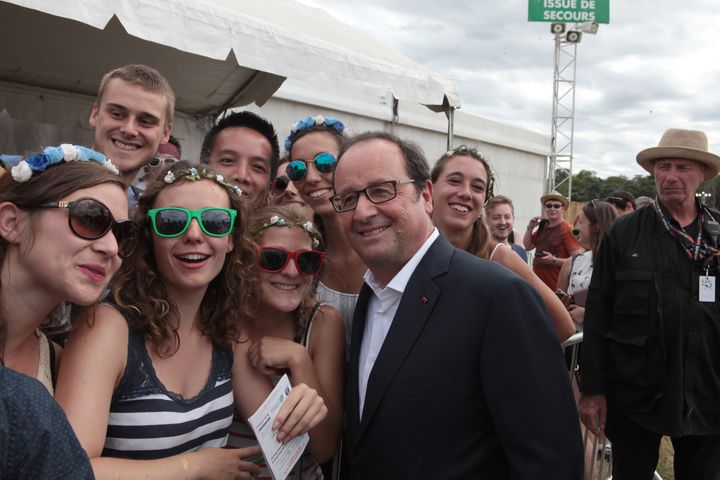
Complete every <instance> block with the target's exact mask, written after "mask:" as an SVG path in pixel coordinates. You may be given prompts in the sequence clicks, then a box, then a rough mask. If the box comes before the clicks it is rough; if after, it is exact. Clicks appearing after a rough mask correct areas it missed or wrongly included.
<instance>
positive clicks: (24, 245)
mask: <svg viewBox="0 0 720 480" xmlns="http://www.w3.org/2000/svg"><path fill="white" fill-rule="evenodd" d="M81 197H90V198H94V199H95V200H98V201H100V202H102V203H103V204H104V205H105V206H106V207H107V208H108V209H109V210H110V212H111V213H112V215H113V217H114V218H115V220H125V219H127V217H128V216H127V211H128V207H127V194H126V193H125V192H124V191H123V189H122V188H120V187H119V186H117V185H114V184H110V183H103V184H100V185H96V186H94V187H90V188H83V189H81V190H76V191H75V192H73V193H72V194H70V195H67V196H66V197H63V198H59V199H58V200H60V201H73V200H76V199H78V198H81ZM69 213H70V212H69V209H66V208H42V209H38V210H35V211H33V212H32V214H29V213H28V214H26V215H24V220H23V222H24V225H22V233H21V237H22V240H21V243H20V252H21V255H20V258H19V261H20V264H21V266H22V267H24V268H22V267H21V270H20V271H23V272H27V273H28V275H29V278H30V279H32V284H33V288H34V289H35V290H36V291H39V292H45V294H47V295H50V296H52V297H54V298H55V300H57V301H58V303H59V302H62V301H69V302H72V303H76V304H78V305H90V304H92V303H93V302H95V301H97V299H98V298H99V297H100V294H101V293H102V292H103V290H105V288H107V285H108V283H109V282H110V279H111V278H112V276H113V275H114V274H115V272H117V270H118V269H119V268H120V264H121V260H120V257H119V256H118V254H117V253H118V245H117V241H116V240H115V236H114V235H113V233H112V231H110V232H108V233H106V234H105V235H104V236H102V237H101V238H99V239H97V240H85V239H82V238H80V237H78V236H77V235H75V234H74V233H73V232H72V231H71V230H70V227H69V225H68V215H69Z"/></svg>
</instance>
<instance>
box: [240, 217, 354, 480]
mask: <svg viewBox="0 0 720 480" xmlns="http://www.w3.org/2000/svg"><path fill="white" fill-rule="evenodd" d="M248 229H249V232H250V235H251V237H252V238H253V240H255V242H256V244H257V247H258V268H259V270H260V275H259V282H258V283H259V285H258V287H259V288H258V290H259V292H260V293H259V299H258V301H259V307H258V311H257V314H256V315H255V316H254V317H253V318H250V319H248V321H247V323H246V324H245V325H244V327H245V329H246V331H247V332H248V335H249V337H250V348H249V352H248V354H249V358H250V363H251V364H252V365H253V366H254V367H255V368H256V369H257V370H259V371H260V372H262V373H263V374H265V375H267V376H269V377H270V378H271V379H273V381H277V380H278V379H279V378H280V376H281V375H282V374H283V373H284V372H287V373H288V374H289V376H290V377H291V379H292V381H293V383H295V382H302V383H305V384H306V385H308V386H309V387H311V388H313V389H315V390H316V391H317V392H318V394H319V395H320V396H321V397H323V399H324V400H325V405H326V406H327V408H328V414H327V417H326V418H325V420H323V421H322V422H320V423H319V424H318V425H317V426H316V427H315V428H313V429H312V430H310V432H309V433H310V443H309V444H308V448H307V450H306V453H305V455H304V456H303V457H302V458H301V459H300V460H299V462H298V464H297V465H296V466H295V469H294V471H293V472H292V473H291V474H290V475H289V477H290V478H302V479H307V480H309V479H321V478H323V476H322V472H321V470H320V465H319V463H323V462H326V461H328V460H330V459H331V458H332V457H333V455H334V454H335V453H336V451H337V449H338V446H339V443H340V434H341V429H342V403H343V395H342V389H343V364H344V358H345V352H344V349H345V342H344V339H345V331H344V324H343V321H342V319H341V317H340V315H339V314H338V312H337V311H336V310H335V309H334V308H332V307H330V306H329V305H324V304H321V303H318V302H317V301H316V300H315V299H314V296H315V289H316V286H317V280H316V279H317V276H318V274H319V273H320V271H321V269H322V266H323V260H324V258H325V253H324V251H323V245H322V238H321V236H320V233H319V231H318V230H317V227H316V226H315V225H314V224H313V223H312V222H310V221H308V220H307V218H306V217H305V216H304V215H303V213H302V211H301V210H299V209H298V208H297V207H296V206H294V205H283V206H269V207H265V208H263V209H261V210H259V211H258V212H256V213H255V214H254V215H252V216H251V217H250V221H249V226H248ZM228 443H229V445H230V446H234V447H245V446H248V445H252V444H254V443H256V440H255V437H254V435H253V434H252V432H251V431H250V429H249V428H248V426H247V425H246V424H245V423H243V422H242V421H240V420H239V419H237V418H236V419H235V421H234V422H233V426H232V428H231V432H230V440H229V442H228ZM261 467H263V471H262V472H261V473H260V475H259V477H257V478H260V479H264V478H267V479H270V475H269V473H268V471H267V468H266V467H265V466H264V465H261Z"/></svg>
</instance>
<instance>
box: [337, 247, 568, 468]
mask: <svg viewBox="0 0 720 480" xmlns="http://www.w3.org/2000/svg"><path fill="white" fill-rule="evenodd" d="M370 295H373V293H372V290H371V289H370V287H368V286H367V285H365V286H364V287H363V289H362V291H361V293H360V298H359V300H358V303H357V307H356V309H355V318H354V321H353V331H352V343H351V349H350V352H351V354H350V372H349V375H348V377H349V378H348V388H347V414H346V430H345V435H344V441H343V454H344V455H343V457H344V463H343V478H346V479H348V478H349V479H372V480H377V479H384V478H388V479H389V478H392V479H426V478H427V479H451V478H452V479H462V480H467V479H474V478H482V479H509V478H523V479H525V478H527V479H533V480H535V479H568V480H577V479H579V478H582V445H581V442H582V439H581V437H580V429H579V422H578V415H577V410H576V408H575V402H574V399H573V395H572V391H571V388H570V382H569V378H568V373H567V369H566V367H565V364H564V360H563V356H562V353H561V349H560V346H559V342H558V339H557V336H556V335H555V333H554V330H553V327H552V324H551V321H550V318H549V315H548V313H547V310H546V309H545V307H544V305H543V304H542V302H541V300H540V297H539V296H538V295H537V294H536V293H535V292H534V291H533V290H532V288H531V287H530V286H529V285H528V284H527V283H526V282H524V281H523V280H522V279H520V278H519V277H517V276H516V275H515V274H513V273H512V272H510V271H509V270H507V269H505V268H504V267H502V266H500V265H497V264H494V263H492V262H487V261H484V260H481V259H479V258H477V257H475V256H473V255H470V254H468V253H466V252H464V251H461V250H457V249H455V248H454V247H453V246H452V245H450V243H449V242H448V241H447V240H446V239H445V237H443V236H442V235H441V236H440V238H438V239H437V240H436V241H435V242H434V243H433V244H432V246H431V247H430V250H428V252H427V253H426V254H425V256H424V257H423V259H422V260H421V262H420V264H419V265H418V267H417V269H416V270H415V272H414V273H413V275H412V277H411V278H410V281H409V283H408V285H407V287H406V289H405V293H404V295H403V298H402V300H401V302H400V306H399V307H398V310H397V313H396V315H395V318H394V320H393V324H392V326H391V327H390V330H389V331H388V334H387V337H386V338H385V342H384V343H383V346H382V348H381V350H380V353H379V355H378V358H377V360H376V363H375V365H374V367H373V370H372V372H371V373H370V378H369V382H368V387H367V393H366V397H365V407H364V411H363V417H362V421H361V420H360V419H359V418H358V413H359V407H358V357H359V353H360V345H361V343H362V336H363V332H364V329H365V319H366V313H367V303H368V299H369V298H370Z"/></svg>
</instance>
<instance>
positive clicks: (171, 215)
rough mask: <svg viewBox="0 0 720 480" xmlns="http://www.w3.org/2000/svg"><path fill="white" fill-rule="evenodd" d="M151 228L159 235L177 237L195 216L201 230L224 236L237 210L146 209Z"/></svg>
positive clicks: (185, 229) (230, 230)
mask: <svg viewBox="0 0 720 480" xmlns="http://www.w3.org/2000/svg"><path fill="white" fill-rule="evenodd" d="M148 217H149V218H150V222H151V223H152V226H153V230H155V233H156V234H157V235H158V236H159V237H165V238H171V237H179V236H180V235H182V234H183V233H185V232H186V231H187V229H188V227H189V226H190V221H191V220H192V219H193V218H195V219H197V221H198V223H199V224H200V228H201V229H202V231H203V232H205V233H206V234H207V235H210V236H211V237H224V236H226V235H229V234H230V232H232V229H233V226H234V225H235V218H236V217H237V210H233V209H230V208H219V207H211V208H201V209H199V210H189V209H187V208H180V207H165V208H153V209H152V210H149V211H148Z"/></svg>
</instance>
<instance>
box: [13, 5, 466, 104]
mask: <svg viewBox="0 0 720 480" xmlns="http://www.w3.org/2000/svg"><path fill="white" fill-rule="evenodd" d="M0 44H2V45H3V48H2V49H1V52H0V87H5V89H4V90H5V94H6V95H10V94H11V93H8V92H14V91H16V90H17V89H18V88H24V87H29V88H31V89H41V90H48V91H51V92H54V93H58V94H66V95H70V96H72V95H84V96H88V97H93V96H94V95H95V93H96V91H97V87H98V85H99V81H100V78H101V76H102V74H103V73H105V72H107V71H108V70H110V69H112V68H114V67H116V66H119V65H123V64H127V63H146V64H148V65H152V66H154V67H156V68H157V69H158V70H160V71H161V72H162V73H163V74H164V75H165V76H166V77H167V78H168V80H170V83H171V84H172V86H173V88H174V90H175V91H176V95H177V97H178V98H177V106H176V111H178V112H181V113H184V114H187V115H189V116H190V117H194V118H201V117H208V116H213V115H215V114H217V113H218V112H220V111H222V110H224V109H226V108H230V107H235V106H242V105H247V104H249V103H252V102H255V103H256V104H258V105H262V104H263V103H264V102H265V101H266V100H267V99H268V98H269V97H270V96H271V95H272V94H273V93H274V92H275V91H276V90H277V88H278V87H279V86H280V85H281V84H282V82H283V81H284V80H285V78H297V79H301V80H303V81H304V82H311V83H312V84H314V85H317V88H318V89H319V90H322V89H324V88H330V87H336V86H338V85H343V86H344V87H346V88H350V89H352V90H355V91H367V92H373V93H375V92H377V93H387V92H390V93H391V94H392V95H393V96H394V97H395V98H396V99H399V100H407V101H413V102H418V103H422V104H425V105H442V104H443V103H445V104H446V105H447V104H448V103H449V104H450V105H451V106H453V107H458V106H459V95H458V92H457V88H456V85H455V83H454V82H453V81H450V80H448V79H445V78H443V77H442V76H439V75H437V74H435V73H433V72H432V71H430V70H429V69H427V68H425V67H423V66H421V65H419V64H417V63H415V62H413V61H412V60H410V59H408V58H406V57H404V56H402V55H399V54H397V53H395V52H392V51H391V50H389V49H388V48H387V47H386V46H384V45H382V44H380V43H379V42H377V41H375V40H373V39H371V38H367V37H366V36H363V35H360V34H359V33H358V32H356V31H353V30H352V29H351V28H350V27H349V26H347V25H345V24H343V23H341V22H339V21H338V20H336V19H334V18H333V17H331V16H329V15H328V14H326V13H325V12H324V11H322V10H319V9H315V8H311V7H307V6H304V5H301V4H299V3H297V2H294V1H292V0H263V1H257V0H132V1H129V0H0ZM2 98H3V97H0V100H2ZM5 98H8V97H5ZM9 103H11V101H10V100H8V104H9ZM25 104H26V102H25V103H24V104H23V105H25ZM4 106H5V105H2V104H0V107H4ZM0 110H1V108H0ZM9 113H10V115H11V116H12V117H13V118H18V117H22V113H21V112H13V111H9Z"/></svg>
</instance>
